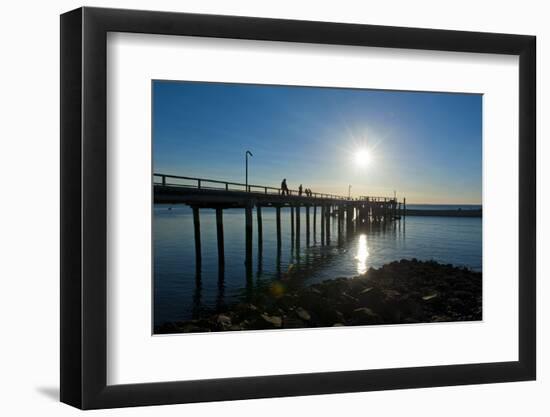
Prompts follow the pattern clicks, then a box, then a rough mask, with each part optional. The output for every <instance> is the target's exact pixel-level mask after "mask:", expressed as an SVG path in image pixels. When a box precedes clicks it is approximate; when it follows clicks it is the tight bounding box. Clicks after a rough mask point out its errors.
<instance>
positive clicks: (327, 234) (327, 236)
mask: <svg viewBox="0 0 550 417" xmlns="http://www.w3.org/2000/svg"><path fill="white" fill-rule="evenodd" d="M330 207H331V206H330V205H328V206H327V207H326V210H325V221H326V225H325V242H326V244H327V245H330V215H331V212H330Z"/></svg>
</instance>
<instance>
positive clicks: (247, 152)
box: [244, 150, 254, 192]
mask: <svg viewBox="0 0 550 417" xmlns="http://www.w3.org/2000/svg"><path fill="white" fill-rule="evenodd" d="M248 155H250V156H254V155H252V152H250V151H248V150H247V151H246V152H245V154H244V159H245V165H246V181H245V183H246V192H248V191H249V189H248Z"/></svg>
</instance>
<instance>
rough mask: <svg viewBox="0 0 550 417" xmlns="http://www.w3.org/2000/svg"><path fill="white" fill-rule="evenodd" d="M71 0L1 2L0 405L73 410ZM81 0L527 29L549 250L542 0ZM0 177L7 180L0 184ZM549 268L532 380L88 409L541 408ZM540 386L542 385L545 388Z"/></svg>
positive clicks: (16, 410) (549, 36)
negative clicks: (64, 255) (66, 251)
mask: <svg viewBox="0 0 550 417" xmlns="http://www.w3.org/2000/svg"><path fill="white" fill-rule="evenodd" d="M81 5H82V3H80V2H78V1H73V0H60V1H57V2H55V3H54V2H39V1H26V2H10V3H6V4H3V7H2V19H1V23H0V31H1V36H0V43H1V49H0V51H1V53H2V63H1V65H0V72H1V77H0V81H1V83H2V84H1V88H0V120H1V124H0V132H1V133H0V135H1V145H0V146H1V148H0V149H1V152H0V158H1V162H0V175H1V176H0V178H2V187H3V188H4V190H3V193H2V204H0V245H1V247H0V249H1V251H0V253H1V254H2V256H1V258H0V283H1V284H0V285H1V291H0V321H1V327H0V329H1V331H2V338H1V343H0V392H1V401H0V410H1V414H3V415H9V416H11V415H14V416H15V415H33V413H34V414H37V413H40V414H41V415H50V414H51V415H60V416H65V415H75V414H77V413H78V412H77V411H76V410H75V409H72V408H71V407H69V406H66V405H63V404H60V403H58V400H57V396H58V393H59V384H58V379H59V360H58V356H59V353H58V349H59V342H58V340H59V324H58V311H59V249H58V247H59V220H58V218H59V214H58V213H59V185H58V183H59V17H58V16H59V14H60V13H62V12H64V11H67V10H70V9H73V8H76V7H79V6H81ZM86 5H89V6H103V7H123V8H139V9H157V10H168V11H181V12H198V13H217V14H238V15H249V16H264V17H279V18H293V19H308V20H326V21H341V22H354V23H371V24H380V25H395V26H416V27H428V28H441V29H461V30H475V31H493V32H509V33H522V34H532V35H537V37H538V88H537V93H538V138H539V149H538V166H539V180H538V181H539V182H538V184H539V185H538V193H539V198H538V210H539V223H538V235H539V240H538V245H539V246H538V256H539V259H540V260H543V258H544V256H545V255H546V254H547V253H548V251H549V250H550V221H549V220H548V217H542V216H541V215H540V214H541V213H542V212H543V210H544V209H543V208H544V207H546V211H548V209H547V207H548V206H549V205H550V201H549V199H550V193H548V191H546V192H545V191H544V190H543V187H544V185H545V183H546V182H547V180H549V179H550V165H546V167H544V166H543V164H542V162H543V161H547V160H549V158H550V146H549V145H548V144H547V143H543V142H544V141H543V140H542V139H543V138H544V137H545V136H546V135H545V134H548V122H546V120H543V114H544V110H545V109H546V107H545V104H546V103H547V102H548V97H550V83H549V82H548V81H547V80H546V79H545V76H544V73H545V72H546V73H547V74H548V73H550V70H549V67H550V65H549V59H550V47H549V46H548V45H549V42H550V26H548V24H547V15H548V11H546V10H545V2H541V1H536V0H524V1H522V2H519V1H513V2H511V1H503V0H501V1H485V2H480V1H478V0H474V1H471V0H461V1H460V2H452V3H450V2H447V3H446V2H441V1H437V0H434V1H429V0H416V1H407V0H399V1H392V2H389V1H380V0H378V1H347V0H340V1H337V2H335V1H325V0H317V1H306V0H303V1H298V0H292V1H287V0H278V1H262V2H260V1H257V0H256V1H255V0H232V1H227V0H225V1H224V0H186V1H181V0H180V1H176V0H174V1H170V0H157V1H146V0H124V1H118V2H116V1H93V0H88V1H87V2H86ZM6 188H7V189H6ZM549 273H550V267H549V266H548V265H547V264H546V265H543V264H542V262H540V263H539V268H538V278H539V285H538V291H539V295H538V300H539V302H538V313H539V322H538V331H539V333H538V334H539V339H538V341H539V343H538V348H539V358H538V359H539V366H538V373H539V377H538V381H537V382H527V383H508V384H496V385H483V386H467V387H453V388H432V389H421V390H402V391H387V392H376V393H359V394H345V395H325V396H315V397H300V398H286V399H272V400H254V401H237V402H231V403H210V404H193V405H179V406H165V407H145V408H139V409H121V410H108V411H99V412H95V413H94V414H97V415H114V414H115V413H116V414H117V415H119V414H120V415H132V416H134V415H138V416H148V415H155V416H157V415H160V416H165V415H166V416H168V415H181V414H182V413H187V414H188V415H193V416H209V415H219V414H220V413H223V414H224V416H227V417H229V416H248V415H262V416H264V417H267V416H281V415H299V414H315V415H316V416H333V415H336V414H341V413H343V412H347V413H350V414H359V413H366V412H370V414H371V415H381V414H384V415H404V414H406V415H408V416H416V415H419V416H420V415H421V416H423V417H425V416H432V415H433V416H440V415H446V416H468V415H476V416H477V415H499V416H508V415H510V416H512V415H519V414H523V415H529V416H543V415H548V413H549V412H550V403H549V401H548V399H547V392H549V390H550V382H549V378H550V365H549V364H550V362H549V360H548V359H547V357H546V353H547V352H548V351H549V342H550V330H549V329H550V327H549V326H548V325H546V320H545V318H546V317H548V316H549V314H550V308H549V305H550V304H549V303H545V302H544V300H545V299H546V298H547V297H548V296H549V295H550V284H549V283H548V281H547V280H546V278H547V277H548V275H549ZM545 394H546V395H545Z"/></svg>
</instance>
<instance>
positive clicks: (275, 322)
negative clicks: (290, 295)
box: [260, 314, 283, 328]
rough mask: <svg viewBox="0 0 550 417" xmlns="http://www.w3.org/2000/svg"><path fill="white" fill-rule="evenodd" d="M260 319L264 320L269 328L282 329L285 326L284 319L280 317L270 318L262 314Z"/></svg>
mask: <svg viewBox="0 0 550 417" xmlns="http://www.w3.org/2000/svg"><path fill="white" fill-rule="evenodd" d="M260 317H261V318H262V320H263V322H264V324H265V326H266V327H267V328H269V327H273V328H280V327H281V326H282V325H283V319H282V318H281V317H279V316H269V315H267V314H262V315H260Z"/></svg>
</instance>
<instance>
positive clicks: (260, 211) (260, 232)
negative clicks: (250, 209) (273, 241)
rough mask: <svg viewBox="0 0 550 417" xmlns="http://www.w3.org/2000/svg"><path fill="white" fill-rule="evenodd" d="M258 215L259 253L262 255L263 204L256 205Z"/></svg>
mask: <svg viewBox="0 0 550 417" xmlns="http://www.w3.org/2000/svg"><path fill="white" fill-rule="evenodd" d="M256 217H257V221H258V253H259V255H260V256H261V254H262V249H263V227H262V206H260V205H259V204H257V205H256Z"/></svg>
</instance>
